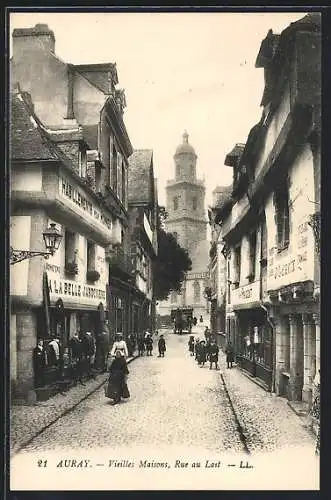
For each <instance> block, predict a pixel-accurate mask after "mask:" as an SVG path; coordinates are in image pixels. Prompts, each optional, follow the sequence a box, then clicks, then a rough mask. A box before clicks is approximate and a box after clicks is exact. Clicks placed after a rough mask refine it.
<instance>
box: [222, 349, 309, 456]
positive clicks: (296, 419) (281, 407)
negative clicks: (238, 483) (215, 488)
mask: <svg viewBox="0 0 331 500" xmlns="http://www.w3.org/2000/svg"><path fill="white" fill-rule="evenodd" d="M220 368H221V371H220V374H221V376H222V377H223V380H224V383H225V385H226V388H227V390H228V394H229V397H230V399H231V401H232V404H233V408H234V411H235V412H236V416H237V419H238V421H239V423H240V425H241V427H242V430H243V434H244V436H245V438H246V443H247V446H248V449H249V451H250V452H262V451H263V452H266V451H275V450H277V449H279V448H284V447H288V446H291V447H292V446H308V447H310V446H311V448H312V451H313V452H314V448H315V439H314V436H313V434H312V432H311V431H310V430H309V428H308V422H307V419H306V418H304V417H300V416H298V415H296V414H295V413H294V412H293V410H292V409H291V408H290V407H289V405H288V404H287V400H286V399H285V398H281V397H277V396H276V395H274V394H272V393H270V392H266V391H265V390H264V389H263V388H261V387H259V386H258V385H256V384H254V383H253V382H252V381H251V380H249V378H247V376H245V375H244V374H243V373H242V372H241V371H240V369H239V368H236V367H234V368H232V369H227V368H226V361H225V355H224V354H223V353H220Z"/></svg>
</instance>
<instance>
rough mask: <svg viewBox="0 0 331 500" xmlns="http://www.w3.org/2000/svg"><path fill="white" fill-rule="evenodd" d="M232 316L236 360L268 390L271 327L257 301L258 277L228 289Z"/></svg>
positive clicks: (270, 374) (258, 296) (270, 366)
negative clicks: (233, 316) (230, 294)
mask: <svg viewBox="0 0 331 500" xmlns="http://www.w3.org/2000/svg"><path fill="white" fill-rule="evenodd" d="M232 306H233V310H234V313H235V316H236V339H235V343H234V345H235V350H236V362H237V363H238V366H239V367H240V368H242V369H244V370H246V371H247V372H248V373H249V374H250V375H251V376H252V377H254V378H255V377H256V378H257V379H259V380H260V381H261V383H262V384H263V385H264V386H265V388H266V389H268V390H270V391H271V390H272V383H273V340H272V339H273V330H272V328H271V325H270V323H269V322H268V318H267V313H266V311H265V309H264V308H263V307H262V305H261V302H260V280H257V281H255V282H253V283H250V284H248V285H244V286H241V287H238V288H236V289H234V290H233V291H232Z"/></svg>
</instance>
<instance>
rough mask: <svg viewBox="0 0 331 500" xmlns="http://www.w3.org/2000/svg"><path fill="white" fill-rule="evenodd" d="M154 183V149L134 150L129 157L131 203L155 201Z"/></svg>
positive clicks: (129, 194)
mask: <svg viewBox="0 0 331 500" xmlns="http://www.w3.org/2000/svg"><path fill="white" fill-rule="evenodd" d="M153 183H154V177H153V150H152V149H136V150H134V152H133V153H132V155H131V156H130V158H129V192H128V199H129V203H134V202H140V203H141V202H145V203H149V202H151V201H153V197H154V186H153Z"/></svg>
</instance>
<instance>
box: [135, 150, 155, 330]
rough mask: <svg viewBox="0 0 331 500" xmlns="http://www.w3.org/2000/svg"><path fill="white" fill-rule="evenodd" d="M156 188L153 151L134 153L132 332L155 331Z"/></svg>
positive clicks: (137, 151)
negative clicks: (133, 291)
mask: <svg viewBox="0 0 331 500" xmlns="http://www.w3.org/2000/svg"><path fill="white" fill-rule="evenodd" d="M157 206H158V203H157V189H156V179H155V177H154V165H153V150H152V149H138V150H135V151H134V152H133V154H132V156H131V157H130V160H129V227H130V238H131V258H132V263H133V268H134V271H135V274H134V278H133V279H134V282H135V286H136V290H135V293H133V294H132V329H131V333H134V334H141V333H142V332H144V331H145V330H147V329H148V330H151V331H153V330H154V328H155V300H154V294H153V262H154V260H155V259H156V257H157V251H158V248H157V233H156V223H157Z"/></svg>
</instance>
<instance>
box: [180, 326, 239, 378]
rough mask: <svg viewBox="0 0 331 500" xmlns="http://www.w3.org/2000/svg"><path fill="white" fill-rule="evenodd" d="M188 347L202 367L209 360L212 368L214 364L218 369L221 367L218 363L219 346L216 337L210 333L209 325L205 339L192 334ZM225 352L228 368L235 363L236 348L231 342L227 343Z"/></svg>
mask: <svg viewBox="0 0 331 500" xmlns="http://www.w3.org/2000/svg"><path fill="white" fill-rule="evenodd" d="M188 349H189V353H190V355H191V356H195V360H196V361H197V363H198V365H199V366H200V367H201V368H202V367H204V366H205V363H206V362H209V369H210V370H211V369H212V367H213V364H214V365H215V369H216V370H219V369H220V368H219V365H218V358H219V347H218V345H217V343H216V341H215V339H214V338H213V337H212V335H211V334H210V331H209V329H208V327H206V330H205V340H203V339H202V340H201V339H199V338H198V337H197V338H194V336H193V335H191V336H190V338H189V341H188ZM225 354H226V363H227V368H232V367H233V363H234V350H233V346H232V344H231V342H229V343H228V344H227V346H226V348H225Z"/></svg>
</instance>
